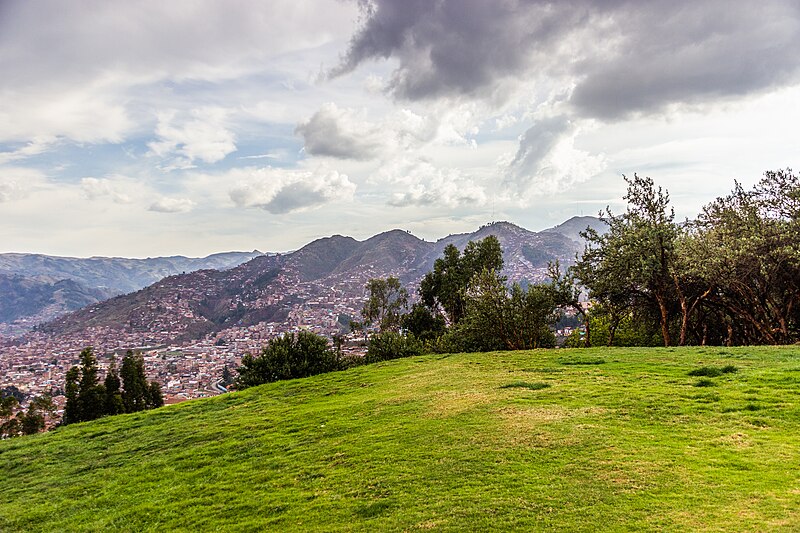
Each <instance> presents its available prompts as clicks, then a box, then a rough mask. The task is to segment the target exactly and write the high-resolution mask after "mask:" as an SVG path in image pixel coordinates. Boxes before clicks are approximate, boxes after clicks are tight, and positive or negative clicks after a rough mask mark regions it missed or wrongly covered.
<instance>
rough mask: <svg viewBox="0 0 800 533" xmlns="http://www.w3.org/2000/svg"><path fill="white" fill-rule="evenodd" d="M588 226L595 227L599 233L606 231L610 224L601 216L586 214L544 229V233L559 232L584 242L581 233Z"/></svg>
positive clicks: (576, 240)
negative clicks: (600, 217)
mask: <svg viewBox="0 0 800 533" xmlns="http://www.w3.org/2000/svg"><path fill="white" fill-rule="evenodd" d="M587 227H589V228H592V229H594V230H595V231H597V232H598V233H605V232H606V231H607V229H608V225H607V224H606V223H605V222H603V221H602V220H600V219H599V218H597V217H588V216H586V217H572V218H571V219H569V220H567V221H566V222H563V223H561V224H559V225H558V226H554V227H552V228H547V229H546V230H543V233H558V234H560V235H563V236H565V237H567V238H569V239H572V240H573V241H575V242H580V243H583V237H581V236H580V233H581V232H582V231H585V230H586V228H587Z"/></svg>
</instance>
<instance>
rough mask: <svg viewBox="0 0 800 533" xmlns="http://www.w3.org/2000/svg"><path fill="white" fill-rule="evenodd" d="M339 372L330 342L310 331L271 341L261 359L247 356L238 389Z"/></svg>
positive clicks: (238, 379) (242, 367) (263, 351)
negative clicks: (329, 345)
mask: <svg viewBox="0 0 800 533" xmlns="http://www.w3.org/2000/svg"><path fill="white" fill-rule="evenodd" d="M339 368H340V364H339V358H338V357H337V355H336V352H334V351H333V350H331V349H330V348H329V347H328V339H326V338H325V337H321V336H319V335H316V334H314V333H311V332H308V331H301V332H300V333H299V334H297V335H295V334H293V333H287V334H285V335H284V336H282V337H278V338H275V339H272V340H270V341H269V344H267V346H265V347H264V349H263V350H262V351H261V355H259V356H258V357H253V356H252V355H250V354H247V355H245V356H244V357H243V358H242V366H241V367H239V369H238V372H239V377H238V378H237V379H236V388H238V389H246V388H247V387H254V386H256V385H261V384H263V383H271V382H273V381H279V380H284V379H294V378H304V377H308V376H314V375H316V374H322V373H324V372H332V371H334V370H338V369H339Z"/></svg>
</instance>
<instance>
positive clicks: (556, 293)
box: [547, 228, 592, 348]
mask: <svg viewBox="0 0 800 533" xmlns="http://www.w3.org/2000/svg"><path fill="white" fill-rule="evenodd" d="M587 229H588V228H587ZM547 269H548V272H549V274H550V280H551V281H550V286H551V289H552V292H553V300H554V302H555V304H556V305H557V306H558V307H561V308H568V309H572V310H573V311H575V312H576V313H577V314H578V315H580V316H581V319H582V322H583V325H584V327H585V328H586V336H585V338H584V339H583V346H584V347H586V348H589V347H591V345H592V337H591V326H590V324H589V319H588V316H587V307H585V306H584V305H583V302H581V295H582V294H583V290H582V289H581V286H580V284H579V283H578V281H577V279H576V278H577V276H576V271H575V269H574V268H569V269H568V270H567V271H566V272H565V273H563V274H562V272H561V264H560V263H559V262H558V261H556V262H554V263H548V265H547Z"/></svg>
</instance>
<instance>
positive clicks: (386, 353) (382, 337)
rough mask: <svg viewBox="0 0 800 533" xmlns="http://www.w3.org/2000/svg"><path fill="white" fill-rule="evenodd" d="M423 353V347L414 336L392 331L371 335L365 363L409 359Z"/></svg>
mask: <svg viewBox="0 0 800 533" xmlns="http://www.w3.org/2000/svg"><path fill="white" fill-rule="evenodd" d="M422 353H423V346H422V343H421V342H420V341H418V340H417V339H416V337H414V335H411V334H409V335H407V336H406V335H402V334H400V333H397V332H394V331H383V332H381V333H376V334H374V335H372V336H371V337H370V339H369V346H368V347H367V355H366V357H365V360H366V362H367V363H376V362H378V361H387V360H389V359H399V358H401V357H411V356H414V355H420V354H422Z"/></svg>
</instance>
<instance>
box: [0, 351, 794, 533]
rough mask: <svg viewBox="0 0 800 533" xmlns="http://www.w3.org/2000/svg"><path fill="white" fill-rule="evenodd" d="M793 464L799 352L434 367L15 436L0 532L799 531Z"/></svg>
mask: <svg viewBox="0 0 800 533" xmlns="http://www.w3.org/2000/svg"><path fill="white" fill-rule="evenodd" d="M690 374H692V375H690ZM798 465H800V348H797V347H784V348H725V349H717V348H707V349H702V348H691V349H591V350H549V351H531V352H511V353H494V354H459V355H446V356H441V355H439V356H426V357H415V358H410V359H406V360H400V361H393V362H387V363H380V364H377V365H370V366H365V367H360V368H356V369H352V370H349V371H346V372H339V373H333V374H327V375H323V376H317V377H314V378H309V379H303V380H296V381H291V382H283V383H278V384H273V385H268V386H264V387H258V388H255V389H250V390H247V391H244V392H241V393H235V394H227V395H223V396H220V397H216V398H210V399H207V400H198V401H192V402H186V403H183V404H180V405H176V406H170V407H165V408H162V409H158V410H155V411H151V412H147V413H139V414H134V415H123V416H119V417H114V418H110V419H104V420H99V421H96V422H91V423H86V424H77V425H74V426H69V427H67V428H62V429H59V430H57V431H54V432H51V433H49V434H42V435H37V436H33V437H25V438H19V439H15V440H11V441H5V442H0V472H2V473H3V475H2V476H0V494H2V497H1V498H0V530H2V531H16V530H42V531H76V530H98V531H100V530H102V531H109V530H121V531H128V530H130V531H175V530H186V531H262V530H265V529H269V530H292V531H297V530H324V531H351V530H374V531H387V530H389V531H391V530H397V531H399V530H403V531H414V530H428V529H433V530H452V531H464V530H504V529H507V530H559V531H579V530H587V531H588V530H598V529H602V530H636V531H640V530H678V531H683V530H708V531H720V530H730V531H756V530H757V531H776V530H785V531H797V530H800V468H798Z"/></svg>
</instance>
